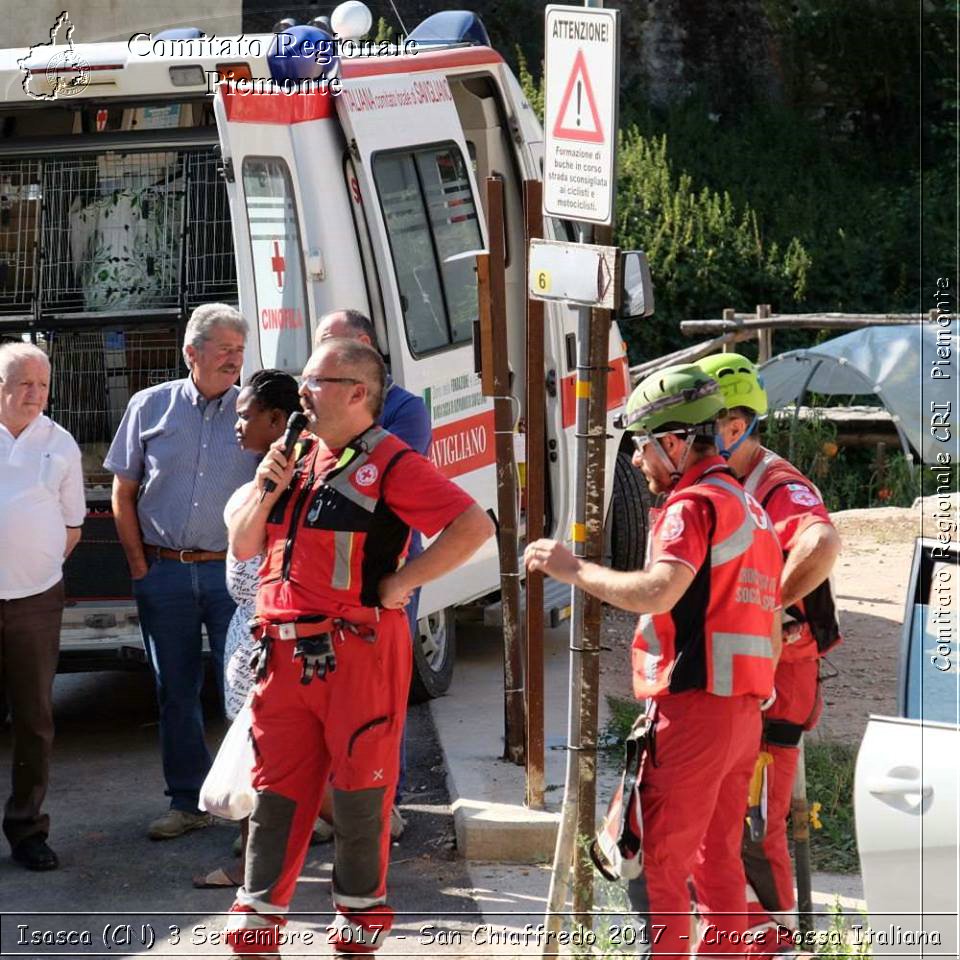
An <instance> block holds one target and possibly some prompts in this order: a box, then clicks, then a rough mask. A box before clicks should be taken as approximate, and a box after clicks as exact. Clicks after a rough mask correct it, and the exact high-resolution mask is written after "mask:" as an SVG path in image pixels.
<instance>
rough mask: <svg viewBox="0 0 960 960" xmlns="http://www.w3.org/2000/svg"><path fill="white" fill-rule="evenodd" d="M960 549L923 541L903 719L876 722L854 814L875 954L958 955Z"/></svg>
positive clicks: (900, 708) (910, 613)
mask: <svg viewBox="0 0 960 960" xmlns="http://www.w3.org/2000/svg"><path fill="white" fill-rule="evenodd" d="M958 560H960V544H957V543H950V544H946V545H945V544H942V543H940V542H938V541H936V540H926V539H923V540H922V539H918V540H917V542H916V547H915V550H914V555H913V567H912V570H911V575H910V583H909V586H908V589H907V604H906V611H905V615H904V625H903V639H902V642H901V649H900V671H899V690H898V696H897V716H895V717H877V716H871V717H870V720H869V723H868V724H867V730H866V733H865V734H864V737H863V742H862V743H861V744H860V752H859V755H858V757H857V771H856V782H855V786H854V807H855V812H856V823H857V842H858V845H859V848H860V865H861V868H862V871H863V889H864V896H865V897H866V901H867V910H868V913H869V921H868V924H867V925H865V926H864V927H863V929H862V931H860V932H859V933H857V937H858V938H859V939H861V940H868V941H869V943H870V945H871V946H872V949H873V954H874V956H901V957H902V956H923V957H956V956H957V955H958V953H957V947H958V942H960V941H958V923H960V921H958V900H957V897H958V886H957V871H958V857H957V836H958V831H957V824H958V820H960V699H958V694H960V649H958V635H957V634H958V631H957V614H958V611H960V598H958V596H957V593H958V590H960V567H958V565H957V564H958Z"/></svg>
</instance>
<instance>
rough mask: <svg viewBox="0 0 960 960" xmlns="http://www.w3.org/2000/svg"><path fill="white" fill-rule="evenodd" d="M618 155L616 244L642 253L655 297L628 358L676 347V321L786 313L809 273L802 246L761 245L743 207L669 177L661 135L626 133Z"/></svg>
mask: <svg viewBox="0 0 960 960" xmlns="http://www.w3.org/2000/svg"><path fill="white" fill-rule="evenodd" d="M619 157H620V166H619V171H618V173H619V176H618V194H617V198H618V205H617V231H616V232H617V242H618V243H619V244H620V245H621V246H622V247H624V248H625V249H640V250H645V251H646V253H647V256H648V258H649V260H650V269H651V273H652V274H653V277H654V285H655V289H656V297H657V321H656V323H653V324H644V325H643V326H642V327H641V328H635V329H632V330H631V329H628V330H627V331H626V333H627V336H628V338H631V337H632V339H633V340H634V341H635V344H636V346H637V349H636V350H634V351H633V355H634V356H640V355H641V352H642V355H643V356H644V358H649V357H652V356H656V355H657V354H659V353H666V352H668V351H669V350H670V349H672V348H673V347H674V346H676V345H677V344H678V342H679V341H678V337H677V334H678V332H679V322H680V320H682V319H687V318H693V317H711V316H719V314H720V312H721V311H722V310H723V308H724V307H727V306H740V307H741V308H742V307H743V305H745V304H751V305H753V304H757V303H771V304H775V305H776V307H777V309H779V310H781V311H788V310H790V309H791V308H793V306H794V305H795V304H796V303H797V302H798V301H800V300H801V299H802V298H803V296H804V293H805V291H806V285H807V274H808V270H809V267H810V257H809V255H808V254H807V252H806V250H805V249H804V247H803V245H802V244H801V243H800V242H799V241H798V240H797V239H796V238H790V239H789V240H788V241H787V242H786V244H785V245H781V244H779V243H777V242H776V241H773V242H765V240H764V238H763V236H762V233H761V230H760V224H759V220H758V217H757V214H756V212H755V211H754V210H753V209H752V208H751V207H750V206H749V205H748V204H737V203H735V202H734V201H733V200H732V198H731V196H730V194H729V193H727V192H726V191H724V192H722V193H721V192H718V191H716V190H712V189H710V188H708V187H697V186H696V185H695V184H694V181H693V178H692V177H691V176H690V175H689V174H687V173H679V174H675V173H674V171H673V169H672V165H671V163H670V159H669V156H668V151H667V138H666V137H665V136H661V137H656V138H646V137H644V136H642V135H641V134H640V132H639V131H638V130H637V129H636V128H635V127H633V128H630V129H628V130H626V131H624V132H622V134H621V136H620V143H619ZM640 343H642V344H643V347H642V351H641V350H640V348H639V344H640Z"/></svg>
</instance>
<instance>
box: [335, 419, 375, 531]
mask: <svg viewBox="0 0 960 960" xmlns="http://www.w3.org/2000/svg"><path fill="white" fill-rule="evenodd" d="M388 436H390V434H388V433H387V431H386V430H384V429H383V428H382V427H373V428H372V429H371V430H369V431H367V437H366V439H365V440H364V449H363V451H362V452H361V453H360V455H359V456H358V457H357V458H356V459H355V460H354V461H353V462H352V463H351V464H350V465H349V467H347V469H346V470H344V471H343V472H342V473H338V474H337V475H336V476H334V477H331V478H330V479H329V480H327V481H326V484H327V486H328V487H330V488H331V489H333V490H336V491H337V493H339V494H340V495H341V496H344V497H346V498H347V499H348V500H349V501H351V503H355V504H356V505H357V506H358V507H362V508H363V509H364V510H366V511H367V513H373V511H374V510H375V509H376V506H377V502H378V501H377V499H376V498H375V497H368V496H367V495H366V494H363V493H361V492H360V491H359V490H357V488H356V487H354V486H353V484H352V483H350V478H351V477H352V476H353V475H354V474H355V473H356V472H357V471H358V470H359V469H360V468H361V467H362V466H363V465H364V464H365V463H366V462H367V460H369V459H370V456H369V455H370V454H371V453H373V451H374V450H376V449H377V447H378V446H380V443H381V441H383V440H384V439H386V437H388Z"/></svg>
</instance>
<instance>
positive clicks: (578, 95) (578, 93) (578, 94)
mask: <svg viewBox="0 0 960 960" xmlns="http://www.w3.org/2000/svg"><path fill="white" fill-rule="evenodd" d="M582 88H583V81H582V80H578V81H577V126H578V127H579V126H580V91H581V89H582Z"/></svg>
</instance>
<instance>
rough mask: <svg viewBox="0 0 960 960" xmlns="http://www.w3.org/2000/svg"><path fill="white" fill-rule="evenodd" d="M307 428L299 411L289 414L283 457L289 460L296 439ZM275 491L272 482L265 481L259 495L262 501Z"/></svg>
mask: <svg viewBox="0 0 960 960" xmlns="http://www.w3.org/2000/svg"><path fill="white" fill-rule="evenodd" d="M306 426H307V415H306V414H305V413H301V411H299V410H294V411H293V413H291V414H290V419H289V420H287V432H286V433H285V434H284V435H283V455H284V456H285V457H286V458H287V459H288V460H289V459H290V455H291V454H292V453H293V448H294V447H295V446H296V443H297V439H298V438H299V437H300V434H301V433H303V431H304V430H305V429H306ZM276 489H277V485H276V484H275V483H274V482H273V481H272V480H267V481H266V483H264V485H263V493H262V494H261V495H260V499H261V500H262V499H263V498H264V497H265V496H266V495H267V494H268V493H273V491H274V490H276Z"/></svg>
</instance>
